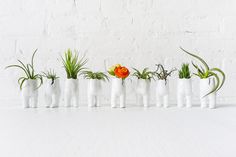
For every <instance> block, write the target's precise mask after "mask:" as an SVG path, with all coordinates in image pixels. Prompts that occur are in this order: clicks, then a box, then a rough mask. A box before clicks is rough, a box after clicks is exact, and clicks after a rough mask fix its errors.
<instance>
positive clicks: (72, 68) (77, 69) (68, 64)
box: [62, 49, 88, 79]
mask: <svg viewBox="0 0 236 157" xmlns="http://www.w3.org/2000/svg"><path fill="white" fill-rule="evenodd" d="M62 61H63V65H64V68H65V70H66V74H67V78H68V79H77V76H78V74H80V73H81V72H82V71H83V70H84V69H86V68H84V65H85V64H86V63H87V62H88V60H87V59H85V55H84V56H82V57H81V58H79V57H78V54H77V53H76V52H75V53H74V54H73V53H72V51H71V50H70V49H68V50H67V51H66V52H65V56H64V58H62Z"/></svg>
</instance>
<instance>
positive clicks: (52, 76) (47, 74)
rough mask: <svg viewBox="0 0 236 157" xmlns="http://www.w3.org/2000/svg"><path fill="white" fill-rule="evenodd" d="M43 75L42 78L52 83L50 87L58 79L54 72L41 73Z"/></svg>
mask: <svg viewBox="0 0 236 157" xmlns="http://www.w3.org/2000/svg"><path fill="white" fill-rule="evenodd" d="M42 73H43V75H42V76H43V77H45V78H47V79H50V80H51V81H52V82H51V85H53V84H54V82H55V80H56V79H58V78H59V77H57V74H56V72H55V71H54V70H51V69H50V70H48V71H46V72H42Z"/></svg>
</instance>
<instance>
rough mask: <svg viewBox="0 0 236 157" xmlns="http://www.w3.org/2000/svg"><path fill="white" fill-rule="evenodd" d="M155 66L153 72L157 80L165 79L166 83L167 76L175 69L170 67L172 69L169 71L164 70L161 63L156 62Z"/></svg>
mask: <svg viewBox="0 0 236 157" xmlns="http://www.w3.org/2000/svg"><path fill="white" fill-rule="evenodd" d="M156 66H157V69H156V71H155V72H154V74H155V76H156V77H157V78H158V79H159V80H165V82H166V83H167V78H168V77H169V76H171V74H172V73H173V72H174V71H176V69H175V68H174V69H172V70H170V71H168V70H166V69H165V68H164V66H163V65H161V64H156Z"/></svg>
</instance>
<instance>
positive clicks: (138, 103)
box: [136, 94, 142, 106]
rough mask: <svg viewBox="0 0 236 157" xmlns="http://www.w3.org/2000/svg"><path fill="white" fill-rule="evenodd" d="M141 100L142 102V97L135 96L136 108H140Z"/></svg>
mask: <svg viewBox="0 0 236 157" xmlns="http://www.w3.org/2000/svg"><path fill="white" fill-rule="evenodd" d="M141 100H142V97H141V95H140V94H137V95H136V103H137V105H138V106H141Z"/></svg>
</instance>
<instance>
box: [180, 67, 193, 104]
mask: <svg viewBox="0 0 236 157" xmlns="http://www.w3.org/2000/svg"><path fill="white" fill-rule="evenodd" d="M184 100H185V101H186V107H191V106H192V82H191V72H190V70H189V64H188V63H183V64H182V66H181V69H180V70H179V80H178V87H177V105H178V107H183V106H184Z"/></svg>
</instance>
